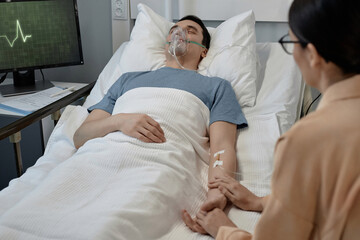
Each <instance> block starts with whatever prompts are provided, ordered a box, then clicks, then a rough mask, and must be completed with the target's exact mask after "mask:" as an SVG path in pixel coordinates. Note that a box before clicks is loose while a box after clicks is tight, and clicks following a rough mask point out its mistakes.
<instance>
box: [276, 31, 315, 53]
mask: <svg viewBox="0 0 360 240" xmlns="http://www.w3.org/2000/svg"><path fill="white" fill-rule="evenodd" d="M279 43H280V44H281V46H282V48H283V49H284V51H285V52H286V53H287V54H290V55H292V54H293V52H294V44H295V43H300V44H301V45H303V46H306V45H307V44H308V43H307V42H304V41H300V40H299V41H292V40H291V38H290V35H289V34H286V35H285V36H283V37H282V38H280V40H279Z"/></svg>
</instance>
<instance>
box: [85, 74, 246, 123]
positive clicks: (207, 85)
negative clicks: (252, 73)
mask: <svg viewBox="0 0 360 240" xmlns="http://www.w3.org/2000/svg"><path fill="white" fill-rule="evenodd" d="M139 87H163V88H175V89H179V90H183V91H187V92H189V93H192V94H193V95H195V96H196V97H198V98H199V99H200V100H201V101H202V102H203V103H204V104H205V105H206V106H207V107H208V108H209V110H210V125H211V124H212V123H213V122H216V121H225V122H230V123H233V124H236V125H237V126H238V128H242V127H247V121H246V119H245V117H244V114H243V112H242V110H241V107H240V105H239V103H238V101H237V99H236V96H235V92H234V90H233V88H232V87H231V84H230V83H229V82H228V81H226V80H224V79H222V78H218V77H206V76H203V75H201V74H199V73H197V72H194V71H190V70H181V69H176V68H170V67H164V68H160V69H158V70H155V71H146V72H129V73H125V74H123V75H122V76H121V77H120V78H119V79H118V80H117V81H116V82H115V83H114V84H113V85H112V86H111V88H110V89H109V91H108V92H107V94H106V95H105V96H104V98H103V99H102V100H101V101H100V102H99V103H97V104H95V105H94V106H92V107H90V108H89V109H88V111H89V112H90V111H92V110H94V109H102V110H104V111H106V112H108V113H110V114H111V113H112V111H113V108H114V106H115V102H116V100H117V99H118V98H119V97H120V96H121V95H123V94H124V93H125V92H127V91H129V90H131V89H134V88H139Z"/></svg>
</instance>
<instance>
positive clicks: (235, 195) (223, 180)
mask: <svg viewBox="0 0 360 240" xmlns="http://www.w3.org/2000/svg"><path fill="white" fill-rule="evenodd" d="M208 187H209V188H211V189H216V188H217V189H219V191H221V192H222V193H223V194H224V195H225V196H226V197H227V198H228V199H229V200H230V201H231V202H232V203H233V204H234V205H235V206H237V207H238V208H240V209H243V210H246V211H257V212H262V211H263V207H264V206H263V203H262V198H261V197H258V196H256V195H255V194H253V193H252V192H250V191H249V190H248V189H247V188H246V187H244V186H243V185H241V184H240V183H239V182H238V181H236V180H235V179H234V178H232V177H230V176H229V175H224V176H219V177H215V180H212V181H210V182H209V184H208Z"/></svg>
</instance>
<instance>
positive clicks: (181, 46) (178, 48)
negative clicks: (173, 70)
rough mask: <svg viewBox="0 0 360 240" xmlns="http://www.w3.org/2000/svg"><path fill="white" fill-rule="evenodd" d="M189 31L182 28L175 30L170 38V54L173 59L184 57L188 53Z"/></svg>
mask: <svg viewBox="0 0 360 240" xmlns="http://www.w3.org/2000/svg"><path fill="white" fill-rule="evenodd" d="M187 44H188V40H187V31H186V30H184V29H182V28H181V27H176V28H175V29H173V31H172V33H171V38H170V46H169V53H170V54H171V56H173V57H182V56H184V55H185V54H186V52H187Z"/></svg>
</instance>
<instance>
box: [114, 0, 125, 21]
mask: <svg viewBox="0 0 360 240" xmlns="http://www.w3.org/2000/svg"><path fill="white" fill-rule="evenodd" d="M111 8H112V17H113V19H118V20H127V18H128V0H112V4H111Z"/></svg>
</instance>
